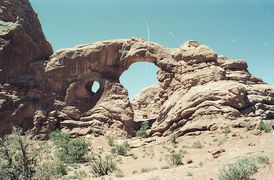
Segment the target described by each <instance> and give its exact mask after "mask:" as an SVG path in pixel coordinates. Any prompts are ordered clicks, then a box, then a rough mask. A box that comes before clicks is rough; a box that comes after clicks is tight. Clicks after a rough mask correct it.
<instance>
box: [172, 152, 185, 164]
mask: <svg viewBox="0 0 274 180" xmlns="http://www.w3.org/2000/svg"><path fill="white" fill-rule="evenodd" d="M183 157H184V156H183V155H182V154H181V153H176V152H174V153H171V154H170V155H169V162H170V164H171V165H172V166H180V165H183V161H182V159H183Z"/></svg>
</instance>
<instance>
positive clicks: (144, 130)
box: [136, 121, 148, 138]
mask: <svg viewBox="0 0 274 180" xmlns="http://www.w3.org/2000/svg"><path fill="white" fill-rule="evenodd" d="M147 129H148V122H147V121H144V122H143V123H142V125H141V128H140V129H139V130H138V131H137V132H136V136H138V137H141V138H146V137H147V136H148V134H147Z"/></svg>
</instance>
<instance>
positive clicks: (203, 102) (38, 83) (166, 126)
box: [0, 0, 274, 138]
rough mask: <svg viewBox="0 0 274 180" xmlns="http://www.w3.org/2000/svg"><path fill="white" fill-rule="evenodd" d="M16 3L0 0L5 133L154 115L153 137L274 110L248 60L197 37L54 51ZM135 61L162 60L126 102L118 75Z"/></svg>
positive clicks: (115, 126)
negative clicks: (152, 81) (168, 43)
mask: <svg viewBox="0 0 274 180" xmlns="http://www.w3.org/2000/svg"><path fill="white" fill-rule="evenodd" d="M16 2H18V1H15V0H4V1H1V2H0V7H1V10H0V134H4V133H7V132H8V131H9V129H10V127H11V126H13V125H18V126H22V127H23V128H24V129H31V130H32V131H33V132H34V134H37V135H38V137H39V138H45V137H46V136H47V134H48V133H49V132H50V131H52V130H53V129H56V128H59V129H61V130H62V131H63V132H68V133H69V134H71V135H72V136H78V135H86V134H89V133H96V134H104V133H106V132H107V131H112V132H113V133H114V134H117V135H123V136H130V135H134V133H135V130H136V128H137V127H138V125H139V123H138V122H137V121H144V120H149V121H150V122H154V121H155V119H156V121H155V122H154V123H153V125H152V128H151V129H150V130H149V133H150V135H151V136H161V135H162V136H165V135H168V134H170V133H174V132H175V133H177V135H194V134H200V133H201V132H202V131H214V130H218V128H221V127H223V126H231V127H234V126H233V124H235V123H238V124H239V123H241V122H242V121H243V119H250V118H251V117H252V118H253V119H255V120H256V119H259V118H263V119H271V118H274V87H273V86H271V85H267V84H265V83H264V82H263V81H262V80H261V79H259V78H256V77H254V76H252V75H251V74H250V73H249V72H248V69H247V68H248V66H247V64H246V62H244V61H243V60H236V61H234V60H230V59H229V58H227V57H225V56H218V55H217V53H215V52H214V51H213V50H212V49H210V48H209V47H207V46H205V45H200V44H199V43H198V42H197V41H193V40H191V41H187V42H186V43H184V44H183V45H181V46H180V47H179V48H172V49H171V48H166V47H163V46H161V45H159V44H157V43H153V42H149V41H145V40H143V39H138V38H131V39H120V40H109V41H102V42H96V43H91V44H86V45H81V46H77V47H75V48H69V49H62V50H59V51H57V52H55V53H54V54H52V49H51V46H50V44H49V43H48V42H47V41H46V39H45V37H44V35H43V32H42V30H41V26H40V24H39V21H38V19H37V15H36V14H35V12H34V11H33V10H32V8H31V6H30V3H29V2H28V1H27V0H19V6H18V4H17V3H16ZM138 61H146V62H150V63H154V64H155V65H156V66H157V67H159V71H158V73H157V78H158V80H159V84H158V85H156V86H152V87H149V88H147V89H145V90H144V91H142V92H141V93H140V94H139V95H138V96H137V97H136V98H135V99H134V100H133V101H132V102H130V101H129V99H128V92H127V90H126V89H125V88H124V87H123V86H122V85H121V84H120V81H119V78H120V76H121V74H122V73H123V72H124V71H125V70H127V69H128V68H129V67H130V65H131V64H133V63H135V62H138ZM94 82H98V83H99V84H100V88H99V90H98V91H97V92H92V90H91V89H92V86H93V83H94ZM152 120H153V121H152Z"/></svg>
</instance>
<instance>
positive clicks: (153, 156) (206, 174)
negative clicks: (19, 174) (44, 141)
mask: <svg viewBox="0 0 274 180" xmlns="http://www.w3.org/2000/svg"><path fill="white" fill-rule="evenodd" d="M88 141H89V142H90V144H91V146H92V147H94V148H95V149H96V148H97V149H100V150H103V152H105V153H107V152H110V150H111V147H110V146H109V145H108V143H107V140H106V138H105V137H104V136H100V137H90V138H89V139H88ZM120 141H124V140H117V142H118V143H119V142H120ZM127 141H128V142H129V143H130V144H131V145H132V146H136V147H135V148H131V150H130V152H129V155H128V156H119V157H118V159H119V161H118V163H117V166H118V168H119V169H120V173H117V172H116V173H115V172H114V173H113V174H111V175H109V176H103V177H99V178H94V177H92V176H93V175H92V174H91V172H90V167H89V166H88V165H79V166H78V168H75V169H73V170H71V171H70V172H69V175H73V174H74V173H75V172H77V171H78V170H81V171H84V172H85V174H86V175H85V177H84V178H83V179H105V180H109V179H127V180H185V179H186V180H187V179H193V180H194V179H195V180H196V179H197V180H215V179H218V171H219V169H220V168H222V167H223V166H225V165H227V164H230V163H234V162H236V161H237V160H239V159H241V158H244V157H249V156H257V155H264V156H267V157H268V158H269V160H270V163H269V164H268V165H265V166H263V167H261V168H260V169H259V170H258V172H257V173H256V174H255V175H253V176H252V178H254V179H257V180H272V179H273V177H274V169H273V168H272V165H273V164H274V135H273V132H271V133H259V132H258V130H250V131H247V130H246V129H244V128H242V129H231V132H225V133H217V132H202V133H201V134H200V135H198V136H185V137H179V138H177V139H176V144H174V143H172V142H171V140H170V137H160V138H159V137H157V138H154V137H152V138H149V139H141V138H132V139H127ZM150 141H151V142H150ZM195 142H196V144H197V142H200V144H201V145H202V147H200V148H199V147H197V145H196V146H195V145H194V144H195ZM198 144H199V143H198ZM218 150H220V151H224V152H221V153H219V154H218V153H217V155H216V156H218V157H215V158H214V157H213V155H212V154H211V152H214V151H218ZM172 152H180V153H181V154H182V155H183V156H184V157H183V165H180V166H171V165H170V162H169V161H168V156H169V155H170V154H171V153H172Z"/></svg>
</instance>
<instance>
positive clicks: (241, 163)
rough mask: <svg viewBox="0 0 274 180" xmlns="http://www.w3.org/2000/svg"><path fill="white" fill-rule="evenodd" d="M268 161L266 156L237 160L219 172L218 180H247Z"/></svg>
mask: <svg viewBox="0 0 274 180" xmlns="http://www.w3.org/2000/svg"><path fill="white" fill-rule="evenodd" d="M268 163H269V159H268V157H266V156H255V157H248V158H244V159H240V160H238V161H237V162H236V163H234V164H230V165H228V166H225V167H224V168H222V169H221V170H219V176H218V179H219V180H248V179H249V177H250V176H251V175H253V174H255V173H256V172H257V170H258V168H259V167H260V166H262V165H264V164H268Z"/></svg>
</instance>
